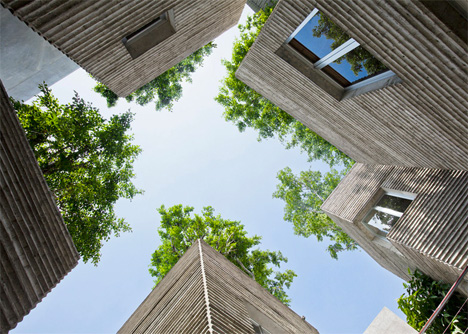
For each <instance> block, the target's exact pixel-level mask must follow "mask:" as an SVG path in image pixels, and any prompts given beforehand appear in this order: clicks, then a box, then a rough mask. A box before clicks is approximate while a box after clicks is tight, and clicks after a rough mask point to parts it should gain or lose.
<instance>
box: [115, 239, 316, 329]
mask: <svg viewBox="0 0 468 334" xmlns="http://www.w3.org/2000/svg"><path fill="white" fill-rule="evenodd" d="M251 319H253V320H254V321H255V322H256V323H258V324H260V325H261V326H262V327H264V328H265V329H267V330H268V331H269V332H270V333H291V334H292V333H304V334H307V333H310V334H318V332H317V330H316V329H315V328H314V327H312V326H311V325H310V324H309V323H308V322H306V321H305V320H304V319H302V318H301V317H300V316H299V315H297V314H296V313H294V312H293V311H292V310H291V309H290V308H289V307H287V306H286V305H284V304H283V303H281V302H280V301H279V300H278V299H277V298H276V297H274V296H272V295H271V294H270V293H269V292H268V291H267V290H266V289H264V288H263V287H262V286H260V285H259V284H258V283H257V282H255V281H254V280H253V279H252V278H251V277H249V276H247V275H246V274H245V273H244V272H243V271H242V270H240V269H239V268H238V267H236V266H235V265H233V264H232V263H231V262H230V261H229V260H227V259H226V258H225V257H224V256H223V255H221V254H220V253H218V252H217V251H215V250H214V249H213V248H211V247H210V246H209V245H208V244H207V243H205V242H204V241H202V240H197V241H196V242H195V243H194V244H193V245H192V246H191V247H190V248H189V249H188V250H187V251H186V252H185V254H184V255H183V256H182V257H181V258H180V260H179V261H178V262H177V264H176V265H175V266H174V267H173V268H172V269H171V270H170V271H169V273H168V274H167V275H166V276H165V277H164V278H163V279H162V280H161V282H159V284H158V285H157V286H156V287H155V288H154V290H153V291H152V292H151V293H150V294H149V295H148V297H146V299H145V300H144V301H143V303H141V305H140V306H139V307H138V308H137V310H136V311H135V312H134V313H133V314H132V316H131V317H130V318H129V319H128V320H127V322H126V323H125V324H124V325H123V326H122V328H121V329H120V330H119V333H122V334H130V333H161V334H165V333H239V334H241V333H245V334H254V333H255V331H254V327H253V325H252V322H251Z"/></svg>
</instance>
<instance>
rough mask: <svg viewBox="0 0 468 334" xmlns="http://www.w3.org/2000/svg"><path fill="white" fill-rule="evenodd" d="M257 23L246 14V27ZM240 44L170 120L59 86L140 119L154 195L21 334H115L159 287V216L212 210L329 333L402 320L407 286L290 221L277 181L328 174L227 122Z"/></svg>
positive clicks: (213, 66)
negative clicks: (226, 87) (228, 75)
mask: <svg viewBox="0 0 468 334" xmlns="http://www.w3.org/2000/svg"><path fill="white" fill-rule="evenodd" d="M250 12H251V11H250V9H248V8H247V9H246V10H245V11H244V14H243V16H242V19H243V20H244V19H245V15H246V13H250ZM237 34H238V31H237V28H236V27H234V28H233V29H231V30H230V31H228V32H226V33H225V34H223V35H222V36H220V37H219V38H218V39H217V40H216V43H217V44H218V48H217V49H215V51H214V53H213V54H212V55H211V56H210V57H209V58H208V59H206V61H205V65H204V67H203V68H201V69H199V70H198V71H197V72H196V73H195V74H194V75H193V83H192V84H185V85H184V93H183V95H184V96H183V98H182V99H181V100H180V101H179V102H178V103H176V105H175V108H174V111H173V112H172V113H170V112H167V111H162V112H156V111H154V106H153V105H151V104H150V105H148V106H146V107H140V106H137V105H134V104H128V103H126V102H125V101H123V100H122V101H119V103H118V106H117V107H116V108H113V109H110V110H109V109H108V108H107V107H106V105H105V101H104V100H103V98H101V97H100V96H98V95H97V94H95V93H94V92H92V87H93V85H94V81H93V80H92V79H91V78H90V77H89V76H88V75H87V74H86V73H85V72H84V71H83V70H79V71H76V72H74V73H73V74H71V75H70V76H68V77H67V78H65V79H63V80H62V81H60V82H59V83H57V84H56V85H53V86H52V89H53V91H54V94H55V95H56V97H58V98H59V100H60V101H61V102H62V103H65V102H68V101H70V100H71V98H72V96H73V90H76V91H77V92H78V93H79V94H80V95H81V96H82V97H83V98H84V99H85V100H87V101H90V102H92V103H93V104H94V105H95V106H96V107H98V108H99V109H100V110H101V112H102V113H103V115H104V116H105V117H107V118H108V117H109V116H110V115H112V114H114V113H119V112H123V111H125V110H127V109H131V110H132V111H133V112H135V113H136V117H135V121H134V123H133V129H132V131H133V132H134V133H135V143H136V144H138V145H140V146H141V147H142V149H143V153H142V154H141V156H140V157H139V159H138V160H137V161H136V163H135V171H136V174H137V178H136V179H135V184H136V185H137V187H140V188H143V189H144V190H145V194H144V195H142V196H138V197H137V198H135V199H134V200H133V201H131V202H130V201H127V200H125V201H119V202H118V203H117V205H116V211H117V214H118V215H119V216H121V217H124V218H125V219H126V220H127V221H128V222H129V223H130V225H131V226H132V227H133V233H126V234H122V235H121V236H120V237H119V238H112V239H111V240H110V241H109V242H108V243H106V244H105V246H104V247H103V251H102V253H103V255H102V259H101V261H100V263H99V265H98V266H97V267H94V266H93V265H92V264H83V263H82V262H80V263H79V265H78V266H77V267H76V268H75V269H73V270H72V272H71V273H70V274H69V275H68V276H66V277H65V278H64V279H63V281H62V282H60V283H59V284H58V285H57V287H55V288H54V289H53V290H52V292H51V293H50V294H49V295H48V296H46V298H44V300H43V301H42V302H41V303H40V304H39V305H38V306H37V307H36V308H35V309H33V310H32V311H31V313H30V314H29V315H27V316H26V317H25V319H24V320H23V321H22V322H21V323H20V324H19V325H18V326H17V328H16V329H15V330H13V331H12V332H11V333H13V334H18V333H115V332H116V331H117V330H118V329H119V328H120V327H121V326H122V325H123V323H124V322H125V321H126V320H127V319H128V317H129V316H130V315H131V314H132V313H133V311H134V310H135V309H136V308H137V307H138V305H140V303H141V302H142V301H143V300H144V298H145V297H146V296H147V295H148V294H149V293H150V291H151V288H152V287H153V281H152V277H151V276H150V275H149V273H148V265H149V262H150V256H151V254H152V253H153V252H154V250H155V249H156V247H157V246H158V245H159V243H160V240H159V237H158V235H157V228H158V224H159V214H158V213H157V211H156V208H158V207H159V206H160V205H161V204H164V205H166V207H167V206H171V205H175V204H180V203H181V204H184V205H190V206H194V207H195V211H197V212H199V211H200V210H201V208H202V207H203V206H207V205H211V206H213V207H214V208H215V210H216V213H219V214H221V215H222V217H224V218H226V219H233V220H240V221H242V223H243V224H244V225H245V227H246V230H247V231H248V232H249V233H250V234H258V235H261V236H263V242H262V245H261V247H262V248H265V249H271V250H281V252H282V253H283V254H284V255H285V256H287V257H288V259H289V262H288V264H287V265H285V266H284V268H288V269H293V270H294V271H295V272H296V273H297V274H298V277H297V278H296V279H295V280H294V283H293V285H292V287H291V289H290V290H289V295H290V297H291V298H292V304H291V308H292V309H293V310H294V311H295V312H296V313H298V314H299V315H304V316H305V317H306V320H307V321H308V322H309V323H311V324H312V325H313V326H314V327H316V328H317V329H318V330H319V331H320V333H322V334H324V333H362V332H363V331H364V330H365V328H367V326H368V325H369V324H370V322H371V321H372V320H373V318H374V317H375V316H376V315H377V314H378V313H379V312H380V310H381V309H382V308H383V307H384V306H387V307H388V308H389V309H391V310H392V311H393V312H396V313H397V314H398V315H400V317H403V315H402V314H401V312H399V311H398V310H397V306H396V299H397V298H398V297H399V296H400V295H401V294H402V293H403V292H404V291H403V287H402V281H401V280H400V279H399V278H398V277H396V276H394V275H393V274H391V273H390V272H388V271H386V270H385V269H383V268H381V267H380V266H379V265H378V264H377V263H376V262H375V261H373V260H372V258H370V257H369V256H368V255H367V254H366V253H365V252H363V251H355V252H349V253H345V254H341V256H340V259H339V260H338V261H336V260H333V259H332V258H330V256H329V255H328V254H327V253H326V251H325V249H326V247H327V243H326V242H322V243H318V242H317V241H316V240H315V239H314V238H313V237H311V238H308V239H305V238H303V237H298V236H295V235H294V234H293V231H292V227H291V226H290V224H289V223H287V222H284V221H283V202H282V201H281V200H278V199H273V198H272V193H273V192H274V191H275V188H276V184H277V180H276V174H277V172H278V171H279V170H280V169H282V168H284V167H286V166H289V167H291V168H292V169H293V171H294V172H296V173H298V172H299V171H301V170H306V169H309V168H312V169H318V170H322V171H325V170H326V166H324V165H323V164H321V163H313V164H310V163H308V162H307V158H306V156H305V155H303V154H301V153H300V152H299V151H298V150H285V149H284V147H283V146H282V145H281V144H280V143H279V142H278V141H277V140H268V141H262V142H258V141H257V134H256V133H255V132H254V131H251V130H247V131H246V132H244V133H240V132H239V131H238V130H237V128H236V127H235V126H234V125H233V124H231V123H227V122H226V121H224V119H223V116H222V112H223V110H222V107H221V106H220V105H218V104H217V103H216V102H215V101H214V100H213V98H214V96H216V95H217V92H218V87H219V85H220V83H219V82H220V80H221V79H222V77H223V76H224V75H225V69H224V68H223V66H222V65H221V59H222V58H230V55H231V50H232V43H233V40H234V36H235V35H237Z"/></svg>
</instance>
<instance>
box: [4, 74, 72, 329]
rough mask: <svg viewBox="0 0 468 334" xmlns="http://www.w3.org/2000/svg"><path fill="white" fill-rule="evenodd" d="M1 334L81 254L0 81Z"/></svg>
mask: <svg viewBox="0 0 468 334" xmlns="http://www.w3.org/2000/svg"><path fill="white" fill-rule="evenodd" d="M0 139H1V140H0V221H1V224H0V283H1V284H0V311H1V312H0V332H1V333H6V332H7V331H8V330H10V329H11V328H14V327H15V326H16V325H17V323H18V322H20V321H21V320H22V319H23V317H24V316H25V315H26V314H28V313H29V312H30V311H31V309H33V308H34V307H35V306H36V304H37V303H39V302H40V301H41V300H42V298H44V297H45V296H46V295H47V293H49V292H50V291H51V290H52V288H54V287H55V286H56V285H57V284H58V283H59V282H60V280H62V278H63V277H64V276H65V275H66V274H67V273H68V272H69V271H70V270H71V269H73V268H74V267H75V266H76V265H77V263H78V259H79V255H78V253H77V251H76V249H75V246H74V245H73V242H72V240H71V237H70V234H69V233H68V231H67V228H66V227H65V224H64V222H63V219H62V217H61V215H60V213H59V210H58V209H57V206H56V205H55V202H54V198H53V195H52V193H51V192H50V190H49V188H48V187H47V184H46V182H45V180H44V177H43V176H42V173H41V170H40V169H39V166H38V164H37V161H36V159H35V157H34V154H33V152H32V150H31V148H30V146H29V144H28V141H27V139H26V136H25V134H24V131H23V129H22V128H21V125H20V123H19V121H18V118H17V117H16V114H15V112H14V110H13V108H12V106H11V104H10V102H9V100H8V96H7V94H6V92H5V90H4V88H3V85H2V84H1V83H0Z"/></svg>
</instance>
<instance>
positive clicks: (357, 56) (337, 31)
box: [277, 9, 401, 100]
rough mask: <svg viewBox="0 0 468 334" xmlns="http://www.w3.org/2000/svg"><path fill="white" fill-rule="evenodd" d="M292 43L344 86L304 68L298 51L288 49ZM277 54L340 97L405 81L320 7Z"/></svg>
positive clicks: (303, 54)
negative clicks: (293, 51) (294, 52)
mask: <svg viewBox="0 0 468 334" xmlns="http://www.w3.org/2000/svg"><path fill="white" fill-rule="evenodd" d="M288 47H290V48H292V49H294V50H295V51H297V52H298V53H299V54H300V55H301V56H302V57H304V58H305V59H307V60H308V61H309V62H310V63H311V64H310V65H309V66H310V67H312V69H313V70H315V71H320V72H321V73H324V74H325V75H326V76H328V77H329V78H331V79H332V80H333V81H334V82H335V83H337V84H338V85H339V86H341V90H340V89H338V90H337V89H336V88H334V87H330V85H329V84H327V83H326V82H323V80H320V78H317V74H314V73H311V71H310V69H304V66H303V64H300V62H298V61H297V60H295V59H294V55H291V52H290V51H288V49H287V48H288ZM277 54H278V55H280V56H282V58H283V59H285V60H286V61H287V62H289V63H290V64H291V65H293V66H294V67H296V68H297V69H299V70H300V71H301V72H303V73H304V74H306V75H307V76H308V77H309V78H311V79H312V80H313V81H314V82H316V83H317V84H318V85H319V86H320V87H322V88H323V89H325V90H328V91H329V92H330V94H331V95H332V96H334V97H335V98H337V99H339V100H342V99H345V98H349V97H352V96H356V95H360V94H363V93H366V92H368V91H370V90H374V89H379V88H382V87H385V86H387V85H389V84H393V83H397V82H400V81H401V80H400V79H398V78H397V77H396V75H395V74H394V73H393V72H391V71H390V70H389V69H388V68H387V67H385V65H384V64H382V63H381V62H380V61H379V60H378V59H377V58H375V57H374V56H373V55H372V54H371V53H370V52H368V51H367V50H366V49H365V48H363V47H362V46H361V45H360V44H359V43H358V42H357V41H356V40H354V39H353V38H351V37H350V36H349V35H347V34H346V33H345V32H344V31H343V30H342V29H341V28H340V27H339V26H338V25H336V24H335V23H333V22H332V21H331V20H330V19H329V18H328V17H327V16H326V15H325V14H323V13H321V12H319V11H318V10H317V9H314V10H313V11H312V13H310V15H309V16H308V17H307V18H306V19H305V20H304V22H302V24H301V25H300V26H299V27H297V29H296V30H295V31H294V33H293V34H292V35H291V36H290V37H289V38H288V39H287V40H286V43H285V44H284V45H283V46H282V47H281V48H280V49H279V50H278V51H277ZM317 79H319V80H317ZM370 79H372V80H370ZM366 86H367V87H366Z"/></svg>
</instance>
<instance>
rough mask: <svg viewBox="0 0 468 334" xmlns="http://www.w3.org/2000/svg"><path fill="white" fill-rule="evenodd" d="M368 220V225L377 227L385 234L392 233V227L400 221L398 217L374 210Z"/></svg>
mask: <svg viewBox="0 0 468 334" xmlns="http://www.w3.org/2000/svg"><path fill="white" fill-rule="evenodd" d="M367 219H368V220H367V224H369V225H371V226H374V227H377V228H378V229H379V230H381V231H383V232H388V231H390V229H391V227H392V226H393V225H394V224H395V223H396V222H397V221H398V217H396V216H393V215H391V214H388V213H384V212H380V211H377V210H372V211H371V212H370V214H369V215H368V216H367Z"/></svg>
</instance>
